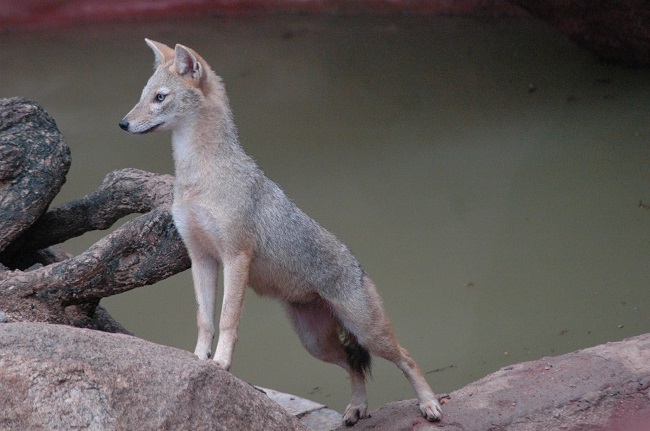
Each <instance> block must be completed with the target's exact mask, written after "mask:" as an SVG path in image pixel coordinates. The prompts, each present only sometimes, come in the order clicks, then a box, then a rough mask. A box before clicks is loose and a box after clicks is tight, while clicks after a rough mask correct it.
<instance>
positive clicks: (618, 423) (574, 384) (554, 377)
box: [339, 334, 650, 431]
mask: <svg viewBox="0 0 650 431" xmlns="http://www.w3.org/2000/svg"><path fill="white" fill-rule="evenodd" d="M649 388H650V334H645V335H641V336H638V337H634V338H629V339H627V340H624V341H621V342H617V343H608V344H603V345H600V346H596V347H593V348H589V349H585V350H579V351H577V352H573V353H569V354H566V355H562V356H557V357H552V358H544V359H541V360H538V361H532V362H525V363H521V364H517V365H513V366H511V367H506V368H503V369H501V370H499V371H497V372H495V373H493V374H490V375H489V376H487V377H485V378H483V379H481V380H478V381H476V382H474V383H471V384H469V385H467V386H465V387H464V388H462V389H459V390H457V391H455V392H452V393H451V394H450V399H449V400H448V402H446V403H445V405H444V406H443V414H444V417H443V420H442V422H440V423H437V424H436V423H428V422H426V421H425V420H424V419H423V418H422V417H421V416H420V414H419V410H418V408H417V402H416V400H408V401H399V402H395V403H390V404H387V405H385V406H383V407H381V408H379V409H378V410H376V411H374V412H372V413H371V417H370V418H368V419H364V420H362V421H359V423H358V424H357V425H356V426H354V427H353V428H351V430H373V431H406V430H418V431H424V430H437V429H443V430H445V431H462V430H464V431H470V430H471V431H482V430H494V431H497V430H499V431H504V430H506V431H542V430H545V431H546V430H564V431H587V430H590V431H606V430H607V431H648V430H650V389H649ZM443 401H444V400H443ZM339 430H340V431H343V430H350V428H344V427H342V428H339Z"/></svg>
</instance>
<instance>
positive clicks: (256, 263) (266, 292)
mask: <svg viewBox="0 0 650 431" xmlns="http://www.w3.org/2000/svg"><path fill="white" fill-rule="evenodd" d="M249 284H250V286H251V288H252V289H253V290H254V291H255V293H257V294H258V295H262V296H270V297H272V298H276V299H279V300H281V301H286V302H291V303H307V302H312V301H314V300H315V299H317V298H318V296H319V294H318V289H317V288H315V286H310V285H309V283H307V282H306V281H305V280H304V279H303V278H302V277H297V276H296V275H295V274H294V275H292V274H289V273H287V272H286V270H284V269H282V268H279V267H278V266H277V265H273V264H268V263H267V262H262V261H260V260H259V259H255V258H253V261H252V262H251V267H250V272H249Z"/></svg>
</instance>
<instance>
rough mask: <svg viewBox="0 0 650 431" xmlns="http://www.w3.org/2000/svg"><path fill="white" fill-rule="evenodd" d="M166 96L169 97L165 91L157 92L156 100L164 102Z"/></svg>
mask: <svg viewBox="0 0 650 431" xmlns="http://www.w3.org/2000/svg"><path fill="white" fill-rule="evenodd" d="M165 97H167V95H166V94H163V93H158V94H156V102H158V103H160V102H162V101H163V100H165Z"/></svg>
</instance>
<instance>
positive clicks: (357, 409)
mask: <svg viewBox="0 0 650 431" xmlns="http://www.w3.org/2000/svg"><path fill="white" fill-rule="evenodd" d="M367 417H368V404H359V405H357V404H348V407H347V408H346V409H345V413H344V414H343V423H344V424H345V425H346V426H352V425H354V424H356V423H357V422H358V421H359V419H363V418H367Z"/></svg>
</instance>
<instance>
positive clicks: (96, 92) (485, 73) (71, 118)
mask: <svg viewBox="0 0 650 431" xmlns="http://www.w3.org/2000/svg"><path fill="white" fill-rule="evenodd" d="M144 37H149V38H152V39H154V40H159V41H161V42H165V43H168V44H170V45H172V46H173V44H174V43H176V42H180V43H184V44H186V45H188V46H191V47H193V48H195V49H196V50H197V51H198V52H200V53H201V54H202V55H203V57H204V58H205V59H206V60H207V61H208V62H209V63H210V64H211V65H212V67H213V68H214V69H215V70H216V71H217V73H218V74H219V75H221V76H222V77H223V78H224V80H225V83H226V86H227V89H228V91H229V95H230V98H231V103H232V107H233V110H234V113H235V119H236V122H237V124H238V126H239V132H240V137H241V142H242V145H243V146H244V147H245V149H246V150H247V151H248V153H249V154H251V155H252V156H253V157H254V158H255V159H256V160H257V161H258V163H259V164H260V165H261V167H262V168H263V169H264V170H265V171H266V173H267V175H268V176H269V177H270V178H272V179H273V180H275V181H276V182H278V183H279V184H280V185H281V186H282V187H283V188H284V190H285V191H286V192H287V194H288V195H289V196H290V197H291V198H292V199H293V200H294V201H295V202H296V203H297V204H298V205H299V206H300V207H301V208H302V209H303V210H305V212H307V213H308V214H309V215H311V216H312V217H314V218H315V219H316V220H318V221H319V222H320V223H321V224H322V225H323V226H325V227H327V228H328V229H329V230H331V231H332V232H334V233H335V234H336V235H337V236H338V237H339V238H340V239H342V240H343V241H344V242H345V243H346V244H347V245H348V246H349V247H350V248H351V249H352V250H353V252H354V253H355V254H356V256H357V257H358V258H359V260H360V261H361V262H362V264H363V265H364V267H365V269H366V270H367V271H368V273H369V274H371V276H372V277H373V278H374V280H375V282H376V283H377V285H378V287H379V289H380V292H381V294H382V296H383V299H384V302H385V306H386V309H387V311H388V313H389V314H390V316H391V317H392V319H393V321H394V324H395V327H396V330H397V333H398V336H399V338H400V341H401V342H402V344H403V345H404V346H405V347H406V348H407V349H409V350H410V352H411V354H412V355H413V357H414V358H415V359H416V360H417V361H418V362H419V364H420V365H421V367H422V368H423V370H424V371H425V372H427V377H428V379H429V382H430V383H431V384H432V386H433V388H434V390H436V391H437V392H449V391H452V390H454V389H457V388H459V387H461V386H463V385H465V384H467V383H469V382H471V381H473V380H475V379H478V378H480V377H483V376H484V375H486V374H487V373H489V372H492V371H494V370H496V369H498V368H500V367H502V366H506V365H508V364H512V363H515V362H519V361H525V360H532V359H537V358H540V357H542V356H545V355H558V354H561V353H564V352H568V351H572V350H575V349H579V348H583V347H587V346H593V345H596V344H599V343H603V342H607V341H614V340H620V339H623V338H625V337H629V336H632V335H636V334H640V333H644V332H648V331H650V288H649V287H650V286H649V283H650V210H647V209H644V208H642V207H640V206H639V202H640V201H643V202H650V71H648V70H645V71H642V70H632V69H626V68H622V67H617V66H608V65H601V64H599V63H598V62H597V61H596V60H595V59H594V58H593V57H591V56H590V55H589V54H587V53H585V52H583V51H581V50H579V49H578V48H576V47H575V46H573V45H572V44H571V43H569V42H568V41H567V40H565V39H564V38H563V37H562V36H560V35H558V34H557V33H555V32H554V31H553V30H552V29H551V28H549V27H547V26H546V25H545V24H543V23H541V22H539V21H537V20H534V19H532V18H509V19H473V18H452V17H439V18H422V17H395V18H388V17H384V18H369V17H357V18H349V17H348V18H346V17H268V18H246V19H219V18H206V19H205V20H200V21H188V20H177V21H171V20H167V21H165V22H160V23H122V24H118V25H104V26H88V27H85V28H78V29H69V30H61V31H43V32H32V33H13V34H12V33H7V34H2V35H0V53H1V54H2V59H3V61H2V62H1V63H0V97H9V96H18V95H21V96H27V97H30V98H33V99H35V100H37V101H39V102H40V103H41V104H42V105H43V106H44V107H45V108H46V109H47V110H48V111H49V112H50V113H51V114H52V115H53V116H54V118H55V119H56V120H57V123H58V125H59V127H60V129H61V130H62V132H63V134H64V135H65V136H66V138H67V141H68V143H69V144H70V147H71V149H72V160H73V164H72V168H71V170H70V173H69V175H68V182H67V184H66V185H65V187H64V189H63V190H62V192H61V194H60V195H59V197H58V198H57V200H56V202H55V203H56V204H60V203H62V202H64V201H68V200H72V199H76V198H79V197H81V196H82V195H84V194H86V193H89V192H91V191H92V190H94V189H95V188H96V187H97V186H98V185H99V183H100V182H101V181H102V179H103V177H104V176H105V175H106V174H107V173H108V172H109V171H111V170H113V169H120V168H125V167H136V168H140V169H145V170H149V171H153V172H161V173H173V165H172V158H171V146H170V136H169V134H165V133H159V134H151V135H147V136H132V135H127V134H126V133H124V132H122V131H121V130H119V128H118V126H117V123H118V121H119V120H120V119H121V118H122V117H123V116H124V114H126V112H128V111H129V110H130V109H131V107H132V106H133V105H134V104H135V103H136V102H137V100H138V98H139V96H140V92H141V89H142V87H143V85H144V84H145V82H146V81H147V79H148V77H149V75H150V73H151V67H152V64H153V56H152V54H151V52H150V50H149V48H148V47H147V46H146V45H145V43H144V41H143V38H144ZM103 234H104V233H93V234H87V235H85V236H83V237H81V238H78V239H75V240H73V241H69V242H68V243H66V244H65V247H66V248H67V249H68V250H69V251H72V252H74V253H79V252H81V251H83V250H84V249H85V248H86V247H88V246H89V245H90V244H92V243H93V242H94V241H96V240H97V239H98V238H99V237H101V236H102V235H103ZM103 304H104V305H105V306H106V307H107V308H108V309H109V310H110V312H111V313H112V314H113V316H114V317H116V318H117V319H118V320H119V321H120V322H122V323H123V324H124V325H125V326H126V327H127V328H129V329H130V330H132V331H133V332H135V333H136V334H137V335H138V336H140V337H143V338H145V339H148V340H152V341H155V342H158V343H162V344H166V345H169V346H175V347H179V348H182V349H187V350H193V348H194V342H195V336H196V335H195V334H196V329H195V317H194V313H195V305H194V298H193V291H192V283H191V278H190V274H189V272H186V273H184V274H180V275H177V276H175V277H172V278H170V279H168V280H166V281H164V282H162V283H159V284H158V285H155V286H152V287H145V288H140V289H136V290H134V291H132V292H129V293H127V294H123V295H120V296H118V297H113V298H109V299H107V300H105V301H103ZM374 370H375V371H374V376H375V378H374V380H372V381H371V382H370V383H369V396H370V403H371V408H376V407H378V406H379V405H381V404H383V403H385V402H388V401H392V400H397V399H403V398H413V396H414V394H413V392H412V390H411V388H410V386H409V385H408V383H407V382H406V379H404V378H403V377H402V375H401V373H400V372H399V371H398V370H397V369H396V368H395V367H394V366H392V364H389V363H387V362H385V361H383V360H381V359H377V360H376V361H375V367H374ZM231 371H232V372H233V373H234V374H235V375H237V376H239V377H241V378H243V379H244V380H247V381H248V382H250V383H253V384H256V385H261V386H266V387H270V388H274V389H277V390H280V391H284V392H289V393H294V394H297V395H299V396H303V397H307V398H311V399H314V400H316V401H319V402H323V403H325V404H327V405H329V406H331V407H332V408H335V409H337V410H343V408H344V406H345V404H346V403H347V397H348V391H349V388H348V381H347V378H346V374H345V373H344V372H343V371H342V370H340V369H338V368H337V367H336V366H333V365H328V364H325V363H322V362H320V361H318V360H315V359H313V358H311V357H310V356H309V354H308V353H307V352H306V351H305V350H304V349H302V347H301V346H300V343H299V341H298V338H297V337H296V336H295V335H294V334H293V333H292V329H291V327H290V325H289V323H288V322H287V320H286V318H285V316H284V314H283V311H282V309H281V307H280V306H279V305H278V304H277V303H275V302H273V301H272V300H269V299H265V298H259V297H257V296H256V295H255V294H253V293H252V292H249V294H248V296H247V298H246V303H245V310H244V314H243V321H242V323H241V334H240V342H239V344H238V345H237V349H236V351H235V357H234V364H233V367H232V370H231Z"/></svg>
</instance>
